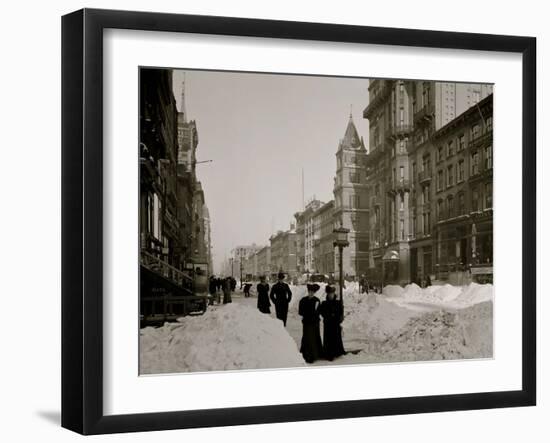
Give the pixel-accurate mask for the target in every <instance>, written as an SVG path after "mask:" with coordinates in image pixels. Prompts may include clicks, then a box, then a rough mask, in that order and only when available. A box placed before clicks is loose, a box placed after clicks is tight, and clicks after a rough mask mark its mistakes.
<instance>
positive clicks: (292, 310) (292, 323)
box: [232, 289, 369, 366]
mask: <svg viewBox="0 0 550 443" xmlns="http://www.w3.org/2000/svg"><path fill="white" fill-rule="evenodd" d="M294 296H295V295H293V297H294ZM232 300H233V303H236V304H242V305H247V306H252V307H256V305H257V302H258V299H257V298H256V297H255V296H254V295H252V296H251V297H248V298H245V297H244V295H243V294H242V292H240V291H239V290H238V289H237V291H236V292H235V293H233V295H232ZM270 315H271V317H273V318H276V316H275V307H274V306H273V305H272V306H271V314H270ZM322 328H323V322H322V321H321V336H322V334H323V329H322ZM286 330H287V332H288V333H289V335H290V336H291V337H292V338H293V339H294V341H295V342H296V347H297V348H298V349H300V343H301V341H302V318H301V317H300V316H299V315H298V300H296V302H295V303H291V305H290V306H289V311H288V317H287V321H286ZM343 341H344V349H346V351H352V352H348V353H347V354H346V355H343V356H342V357H339V358H337V359H335V360H333V361H328V360H317V361H316V362H314V363H312V364H311V365H308V366H326V365H342V364H344V365H345V364H360V363H368V362H369V361H368V359H365V354H364V353H362V354H356V352H357V351H359V350H361V349H362V345H363V343H361V341H358V340H357V339H356V338H355V339H354V338H352V337H350V338H349V339H348V338H346V337H345V336H344V337H343Z"/></svg>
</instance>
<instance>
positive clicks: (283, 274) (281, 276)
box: [277, 272, 285, 280]
mask: <svg viewBox="0 0 550 443" xmlns="http://www.w3.org/2000/svg"><path fill="white" fill-rule="evenodd" d="M277 277H278V278H279V280H283V279H284V278H285V273H284V272H279V275H277Z"/></svg>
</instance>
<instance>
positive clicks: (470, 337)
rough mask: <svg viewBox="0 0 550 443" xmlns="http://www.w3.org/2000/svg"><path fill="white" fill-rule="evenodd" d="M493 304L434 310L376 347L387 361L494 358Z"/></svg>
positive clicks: (408, 323) (413, 319)
mask: <svg viewBox="0 0 550 443" xmlns="http://www.w3.org/2000/svg"><path fill="white" fill-rule="evenodd" d="M492 319H493V304H492V303H491V302H483V303H480V304H478V305H475V306H470V307H468V308H466V309H463V310H460V311H457V312H454V313H453V312H449V311H443V310H441V311H434V312H428V313H425V314H423V315H422V316H420V317H416V318H412V319H411V320H410V321H409V322H407V324H406V325H404V326H403V327H402V328H401V329H400V330H399V331H398V332H397V333H396V334H394V336H393V337H391V338H389V339H387V340H385V341H384V342H383V343H380V344H378V345H377V346H376V348H377V351H378V353H381V354H383V355H384V356H385V359H386V361H424V360H449V359H464V358H486V357H491V356H492V355H493V328H492V326H493V320H492Z"/></svg>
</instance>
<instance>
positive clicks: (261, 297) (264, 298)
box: [256, 275, 271, 314]
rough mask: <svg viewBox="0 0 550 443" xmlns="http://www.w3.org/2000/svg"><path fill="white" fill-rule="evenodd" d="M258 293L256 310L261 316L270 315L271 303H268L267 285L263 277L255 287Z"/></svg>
mask: <svg viewBox="0 0 550 443" xmlns="http://www.w3.org/2000/svg"><path fill="white" fill-rule="evenodd" d="M256 291H257V292H258V309H259V311H260V312H261V313H263V314H270V313H271V303H270V301H269V284H268V283H266V281H265V276H264V275H262V276H261V277H260V283H258V285H257V286H256Z"/></svg>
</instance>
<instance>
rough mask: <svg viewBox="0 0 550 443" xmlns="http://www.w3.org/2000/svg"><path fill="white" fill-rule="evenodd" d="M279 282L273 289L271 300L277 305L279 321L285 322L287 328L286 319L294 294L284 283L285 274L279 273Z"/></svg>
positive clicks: (276, 310) (270, 295) (276, 312)
mask: <svg viewBox="0 0 550 443" xmlns="http://www.w3.org/2000/svg"><path fill="white" fill-rule="evenodd" d="M277 278H278V279H279V281H278V282H277V283H275V284H274V285H273V286H272V287H271V292H270V294H269V298H271V301H272V302H273V304H274V305H275V314H276V315H277V318H278V319H279V320H282V321H283V324H284V325H285V326H286V317H287V315H288V304H289V303H290V300H291V299H292V292H291V290H290V287H289V286H288V285H287V284H286V283H285V282H284V280H285V274H284V273H282V272H279V275H278V276H277Z"/></svg>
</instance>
